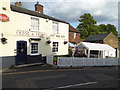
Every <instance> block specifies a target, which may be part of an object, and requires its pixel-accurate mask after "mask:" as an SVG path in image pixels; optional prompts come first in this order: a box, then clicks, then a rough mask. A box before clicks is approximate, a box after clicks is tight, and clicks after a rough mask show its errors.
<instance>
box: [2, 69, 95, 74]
mask: <svg viewBox="0 0 120 90" xmlns="http://www.w3.org/2000/svg"><path fill="white" fill-rule="evenodd" d="M73 70H97V69H57V70H36V71H23V72H8V73H0V75H14V74H15V75H16V74H27V73H35V72H56V71H73Z"/></svg>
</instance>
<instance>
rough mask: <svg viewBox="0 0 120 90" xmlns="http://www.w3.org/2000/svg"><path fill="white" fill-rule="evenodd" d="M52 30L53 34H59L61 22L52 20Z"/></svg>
mask: <svg viewBox="0 0 120 90" xmlns="http://www.w3.org/2000/svg"><path fill="white" fill-rule="evenodd" d="M52 32H53V34H59V23H58V22H55V21H54V22H52Z"/></svg>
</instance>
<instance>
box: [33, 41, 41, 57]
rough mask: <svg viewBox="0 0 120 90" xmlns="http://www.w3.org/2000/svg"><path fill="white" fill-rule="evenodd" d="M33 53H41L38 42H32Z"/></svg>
mask: <svg viewBox="0 0 120 90" xmlns="http://www.w3.org/2000/svg"><path fill="white" fill-rule="evenodd" d="M31 55H39V46H38V43H37V42H32V43H31Z"/></svg>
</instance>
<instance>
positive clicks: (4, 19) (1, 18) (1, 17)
mask: <svg viewBox="0 0 120 90" xmlns="http://www.w3.org/2000/svg"><path fill="white" fill-rule="evenodd" d="M0 21H2V22H8V21H9V17H8V16H7V15H5V14H0Z"/></svg>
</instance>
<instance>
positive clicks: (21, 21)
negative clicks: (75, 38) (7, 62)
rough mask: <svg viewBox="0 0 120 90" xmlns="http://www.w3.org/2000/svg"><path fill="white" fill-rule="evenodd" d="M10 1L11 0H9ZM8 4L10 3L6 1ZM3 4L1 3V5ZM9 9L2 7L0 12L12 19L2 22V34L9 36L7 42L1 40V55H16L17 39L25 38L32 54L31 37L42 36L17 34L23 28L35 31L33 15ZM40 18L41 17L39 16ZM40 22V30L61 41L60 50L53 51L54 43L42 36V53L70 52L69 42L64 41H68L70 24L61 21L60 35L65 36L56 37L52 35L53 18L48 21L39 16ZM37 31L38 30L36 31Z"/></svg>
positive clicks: (28, 49) (58, 53)
mask: <svg viewBox="0 0 120 90" xmlns="http://www.w3.org/2000/svg"><path fill="white" fill-rule="evenodd" d="M8 1H9V0H8ZM2 3H3V2H0V4H2ZM4 4H5V5H6V6H8V5H9V3H4ZM0 6H1V5H0ZM7 8H8V10H6V11H4V10H2V9H1V8H0V12H2V13H4V14H6V15H7V16H8V17H9V19H10V21H9V22H0V27H2V28H0V34H1V33H3V35H4V37H5V38H7V39H8V40H7V44H2V43H1V42H0V49H1V50H0V56H15V55H16V53H15V51H14V50H15V49H16V41H19V40H24V41H27V51H28V52H27V54H28V55H29V54H30V42H29V39H30V38H40V37H39V36H37V37H36V36H29V35H24V36H21V35H17V30H23V31H28V32H30V33H34V32H33V31H30V30H29V29H30V25H31V21H30V20H31V16H30V15H26V14H22V13H18V12H13V11H10V9H9V7H7ZM38 18H39V17H38ZM39 21H40V24H39V26H40V27H39V32H43V33H46V34H47V35H48V37H50V40H51V41H52V42H53V41H58V42H59V52H57V53H52V43H51V44H46V41H47V40H48V39H46V37H45V38H41V39H42V40H40V42H39V43H40V54H43V56H46V55H66V54H68V44H65V45H64V43H63V42H64V41H68V31H69V30H68V29H69V25H68V24H66V23H62V22H58V23H59V31H60V33H59V35H60V36H65V37H64V38H61V37H56V36H52V37H51V36H50V35H52V22H53V21H52V20H49V21H48V22H46V19H44V18H39ZM35 33H36V32H35Z"/></svg>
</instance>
